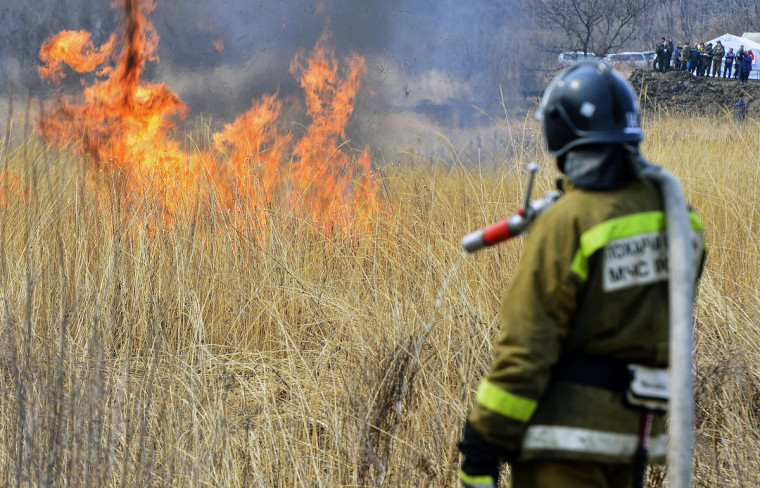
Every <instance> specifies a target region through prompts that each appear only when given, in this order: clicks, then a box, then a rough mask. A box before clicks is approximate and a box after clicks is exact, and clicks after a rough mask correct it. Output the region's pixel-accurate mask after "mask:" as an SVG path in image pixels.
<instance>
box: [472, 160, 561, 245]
mask: <svg viewBox="0 0 760 488" xmlns="http://www.w3.org/2000/svg"><path fill="white" fill-rule="evenodd" d="M528 171H530V179H529V180H528V188H527V191H526V193H525V201H524V203H523V206H522V207H520V208H519V209H517V212H516V213H514V214H512V215H510V216H509V217H507V218H506V219H504V220H500V221H499V222H496V223H495V224H491V225H489V226H488V227H484V228H482V229H480V230H476V231H475V232H472V233H470V234H467V235H466V236H464V238H462V247H463V248H464V249H465V251H467V252H469V253H473V252H475V251H479V250H481V249H483V248H486V247H490V246H493V245H495V244H498V243H500V242H504V241H507V240H509V239H511V238H513V237H517V236H519V235H520V234H522V233H523V232H525V231H526V230H527V229H528V226H529V225H530V223H531V222H532V221H533V219H534V218H536V217H537V216H538V215H539V214H540V213H541V212H543V211H544V210H546V209H547V208H549V207H550V206H551V205H552V204H553V203H554V202H555V201H556V200H557V199H558V198H559V193H557V192H555V191H550V192H548V193H547V194H546V195H545V196H544V198H541V199H539V200H534V201H532V202H531V201H530V197H531V194H532V193H533V181H534V179H535V176H536V172H537V171H538V164H536V163H531V164H530V165H528Z"/></svg>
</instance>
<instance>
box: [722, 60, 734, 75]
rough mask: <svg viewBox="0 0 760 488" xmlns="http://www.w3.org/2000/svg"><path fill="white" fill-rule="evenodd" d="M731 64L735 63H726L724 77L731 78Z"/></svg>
mask: <svg viewBox="0 0 760 488" xmlns="http://www.w3.org/2000/svg"><path fill="white" fill-rule="evenodd" d="M731 66H733V63H726V64H725V65H724V67H723V78H731Z"/></svg>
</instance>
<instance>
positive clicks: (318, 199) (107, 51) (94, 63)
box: [39, 0, 379, 227]
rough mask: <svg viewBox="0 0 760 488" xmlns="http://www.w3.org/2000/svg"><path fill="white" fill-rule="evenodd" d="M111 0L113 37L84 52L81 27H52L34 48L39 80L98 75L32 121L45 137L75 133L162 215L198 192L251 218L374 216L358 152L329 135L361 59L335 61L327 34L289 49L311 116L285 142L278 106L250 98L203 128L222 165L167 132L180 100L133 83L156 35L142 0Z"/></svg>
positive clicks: (342, 117)
mask: <svg viewBox="0 0 760 488" xmlns="http://www.w3.org/2000/svg"><path fill="white" fill-rule="evenodd" d="M121 5H122V8H123V11H124V18H125V22H124V29H123V35H122V37H121V38H118V40H117V37H116V36H111V38H109V40H108V41H107V42H106V43H105V44H103V45H102V46H100V47H99V48H95V46H94V45H93V44H92V42H91V40H90V34H89V33H87V32H84V31H79V32H74V31H63V32H61V33H59V34H57V35H55V36H53V37H52V38H50V39H49V40H47V41H45V43H44V44H43V47H42V49H41V52H40V57H41V59H42V60H43V62H44V63H45V64H44V66H41V67H40V68H39V72H40V75H41V76H42V77H43V78H44V79H48V80H53V81H58V80H60V79H61V78H63V77H64V76H65V74H64V73H63V65H64V64H67V65H69V66H70V67H71V68H73V69H74V70H76V71H78V72H81V73H85V72H92V71H95V70H99V71H98V72H97V73H98V75H99V76H100V77H102V79H98V80H97V81H95V82H94V83H93V84H92V85H91V86H88V87H86V88H85V90H84V92H83V95H82V98H83V100H82V101H81V103H76V102H74V101H72V100H71V99H69V98H62V99H60V100H59V102H58V104H57V106H56V107H55V108H54V109H53V110H52V111H50V112H48V113H46V114H45V116H44V117H43V118H42V119H41V120H40V123H39V131H40V134H41V135H42V136H43V138H45V140H47V141H50V142H58V143H63V142H66V141H68V140H72V139H73V140H81V141H82V151H83V152H84V153H85V154H88V155H90V156H91V157H92V158H94V159H95V160H97V161H101V162H104V161H108V162H109V163H110V165H111V167H112V168H114V169H116V170H118V171H120V172H123V173H124V174H125V175H126V178H127V181H128V184H129V186H128V188H127V191H129V192H130V193H131V194H137V195H139V194H145V193H146V192H151V194H153V195H162V196H163V198H164V199H165V203H166V207H167V209H169V211H170V212H172V213H174V212H178V211H180V210H181V208H182V207H183V206H185V205H186V204H188V203H190V201H191V200H192V199H193V198H195V197H197V196H198V195H201V196H202V195H205V194H207V192H209V191H213V192H214V196H215V198H216V201H217V202H218V203H219V204H220V205H222V206H228V207H229V206H231V205H233V204H234V205H239V202H241V201H245V202H246V203H247V205H249V206H250V210H252V213H253V214H254V215H255V216H256V219H257V220H258V223H259V224H264V223H265V220H266V219H265V212H266V211H267V209H269V208H272V207H275V206H277V207H280V208H286V207H289V208H290V209H292V210H293V212H295V213H296V214H297V215H301V216H307V215H308V216H310V217H312V218H314V219H315V220H317V221H320V222H321V223H322V224H330V226H331V227H332V226H333V225H334V224H337V225H340V226H343V225H349V224H350V223H351V222H352V221H355V220H360V221H363V220H366V218H367V217H368V216H369V215H371V214H372V213H374V212H376V211H377V209H378V208H379V201H378V198H377V187H376V183H375V182H374V181H373V180H372V179H371V178H370V177H369V173H370V168H371V157H370V154H369V151H368V150H367V149H365V150H364V151H363V152H361V153H360V154H359V156H358V157H355V158H352V156H351V154H350V153H349V152H348V151H347V150H346V149H345V148H343V147H342V145H343V144H342V142H341V141H342V140H343V139H345V127H346V124H347V121H348V119H349V117H350V115H351V114H352V112H353V109H354V105H353V103H354V100H355V97H356V93H357V91H358V89H359V85H360V79H361V75H362V74H363V73H364V58H363V57H361V56H359V55H355V54H354V55H352V56H351V57H349V58H347V59H345V60H344V62H343V64H341V63H339V62H338V61H337V60H336V58H335V54H334V50H333V49H331V48H330V47H329V46H328V42H329V37H330V36H329V34H324V35H323V36H322V37H321V38H320V39H319V41H318V42H317V44H316V46H315V48H314V50H313V52H312V53H310V54H308V55H307V54H306V53H305V52H304V51H301V52H299V54H298V55H297V56H296V58H295V59H294V60H293V63H292V64H291V73H292V74H293V75H294V76H296V77H298V79H299V80H300V82H301V86H302V88H303V89H304V91H305V95H306V109H307V114H308V115H309V116H310V117H311V119H312V123H311V125H310V126H308V127H307V129H306V131H305V134H304V136H303V138H302V139H300V140H299V141H298V142H296V143H295V144H294V141H293V137H292V136H291V135H289V134H287V133H285V132H284V131H283V130H282V129H281V116H280V114H281V112H282V102H280V101H279V100H278V99H277V95H276V94H275V95H269V96H265V97H263V98H262V99H261V100H260V101H255V100H254V102H253V105H252V107H251V108H250V110H248V111H247V112H246V113H244V114H243V115H241V116H239V117H238V118H237V119H236V120H235V121H234V122H232V123H230V124H227V125H225V127H224V130H223V131H221V132H219V133H217V134H214V135H213V149H215V150H217V151H221V152H224V153H225V154H226V155H227V159H226V160H221V159H220V158H212V157H210V156H209V155H208V154H203V153H200V152H196V153H194V154H192V155H191V154H185V153H184V152H183V151H181V150H180V146H179V144H178V142H177V141H175V140H173V139H171V138H170V137H169V135H170V132H171V130H172V129H173V127H174V120H175V118H177V117H182V118H184V117H185V115H186V114H187V111H188V109H187V107H186V106H185V104H184V103H183V102H182V100H181V99H180V98H179V97H178V96H177V95H176V94H175V93H174V92H172V91H171V89H170V88H169V87H168V86H167V85H166V84H165V83H147V82H144V81H143V80H142V75H143V71H144V69H145V65H146V63H147V62H148V61H155V60H157V58H156V56H155V51H156V48H157V45H158V35H157V34H156V32H155V30H154V28H153V25H152V24H151V23H150V21H149V17H148V16H149V14H150V12H152V11H153V9H154V3H153V1H151V0H145V1H141V0H122V1H121ZM117 43H118V46H120V51H119V52H118V54H116V53H115V51H116V47H117ZM114 58H115V59H114ZM109 63H114V64H115V66H113V67H111V65H110V64H109ZM341 76H342V77H341ZM289 159H290V160H291V161H292V164H290V165H288V164H287V162H288V160H289ZM280 195H287V198H286V199H282V197H280ZM241 197H243V198H244V199H243V200H241V199H240V198H241Z"/></svg>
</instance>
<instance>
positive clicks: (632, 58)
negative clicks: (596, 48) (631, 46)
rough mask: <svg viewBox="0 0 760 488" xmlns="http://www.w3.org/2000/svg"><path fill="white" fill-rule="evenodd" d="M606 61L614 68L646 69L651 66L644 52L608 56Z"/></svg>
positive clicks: (605, 58)
mask: <svg viewBox="0 0 760 488" xmlns="http://www.w3.org/2000/svg"><path fill="white" fill-rule="evenodd" d="M604 61H605V62H607V64H609V65H610V66H612V67H613V68H621V67H630V68H646V67H647V66H650V64H649V61H648V60H647V57H646V56H645V55H644V53H642V52H626V53H614V54H608V55H606V56H605V57H604Z"/></svg>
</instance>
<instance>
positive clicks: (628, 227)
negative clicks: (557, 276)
mask: <svg viewBox="0 0 760 488" xmlns="http://www.w3.org/2000/svg"><path fill="white" fill-rule="evenodd" d="M689 223H690V225H691V228H692V230H696V231H701V230H704V225H703V224H702V221H701V220H700V219H699V216H698V215H697V214H696V213H694V212H689ZM665 228H666V223H665V213H664V212H662V211H659V210H656V211H653V212H641V213H635V214H631V215H625V216H623V217H617V218H614V219H610V220H608V221H606V222H602V223H601V224H598V225H595V226H594V227H592V228H590V229H589V230H587V231H586V232H584V233H583V234H582V235H581V242H580V249H578V251H577V252H576V253H575V258H574V259H573V264H572V265H571V267H570V269H571V270H572V272H573V273H575V274H576V275H578V276H579V277H580V278H581V279H582V280H583V281H586V280H587V279H588V258H589V257H591V255H592V254H594V253H595V252H596V251H598V250H599V249H601V248H603V247H604V246H606V245H607V244H609V243H610V242H612V241H615V240H617V239H623V238H625V237H631V236H635V235H637V234H644V233H646V232H655V231H658V230H664V229H665Z"/></svg>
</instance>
